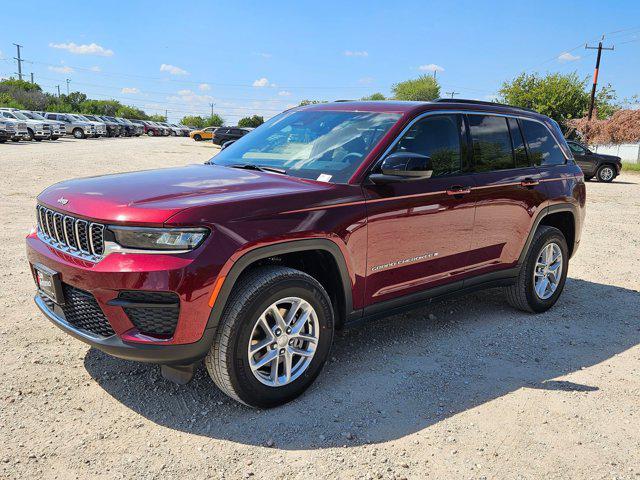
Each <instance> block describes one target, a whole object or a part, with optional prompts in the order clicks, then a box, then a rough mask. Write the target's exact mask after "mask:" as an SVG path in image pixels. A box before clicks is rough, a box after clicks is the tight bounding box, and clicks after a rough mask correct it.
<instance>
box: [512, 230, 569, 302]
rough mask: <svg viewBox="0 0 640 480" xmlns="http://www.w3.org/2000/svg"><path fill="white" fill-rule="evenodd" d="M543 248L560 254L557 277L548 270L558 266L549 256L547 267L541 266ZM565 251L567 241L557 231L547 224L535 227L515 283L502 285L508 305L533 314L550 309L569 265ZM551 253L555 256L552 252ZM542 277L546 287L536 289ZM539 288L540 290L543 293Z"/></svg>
mask: <svg viewBox="0 0 640 480" xmlns="http://www.w3.org/2000/svg"><path fill="white" fill-rule="evenodd" d="M546 249H549V250H548V251H551V250H555V252H556V254H558V253H559V255H560V257H559V262H560V270H561V271H560V273H559V274H558V275H557V276H556V275H553V274H552V273H551V272H552V271H553V270H552V268H553V265H557V262H556V263H554V262H551V260H552V259H550V265H549V266H548V267H550V268H546V270H545V268H544V267H542V266H541V262H540V260H541V258H543V257H542V256H543V255H544V253H545V250H546ZM568 252H569V249H568V248H567V241H566V239H565V238H564V235H563V234H562V232H561V231H560V230H558V229H557V228H554V227H549V226H546V225H542V226H540V227H538V230H537V231H536V233H535V234H534V237H533V240H532V242H531V245H530V246H529V251H528V252H527V255H526V257H525V260H524V263H523V264H522V267H521V268H520V273H519V274H518V278H517V280H516V282H515V283H514V284H513V285H510V286H508V287H506V288H505V293H506V296H507V301H508V302H509V304H510V305H511V306H512V307H514V308H517V309H518V310H522V311H525V312H532V313H542V312H544V311H546V310H548V309H550V308H551V307H552V306H553V305H554V304H555V303H556V301H557V300H558V298H559V297H560V294H561V293H562V290H563V289H564V284H565V281H566V279H567V270H568V266H569V255H568ZM550 256H552V257H554V256H555V254H554V255H550ZM542 263H544V261H543V262H542ZM545 278H546V280H547V284H548V286H547V287H546V288H536V287H537V286H538V287H543V286H544V279H545ZM554 283H555V286H554V285H553V284H554ZM540 291H543V294H542V295H541V294H540V293H539V292H540Z"/></svg>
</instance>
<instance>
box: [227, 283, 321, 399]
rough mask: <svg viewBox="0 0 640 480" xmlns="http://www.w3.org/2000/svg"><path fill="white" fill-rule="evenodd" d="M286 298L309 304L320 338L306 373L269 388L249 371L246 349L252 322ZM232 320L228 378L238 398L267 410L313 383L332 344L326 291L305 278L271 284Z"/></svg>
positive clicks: (296, 394) (292, 397) (293, 396)
mask: <svg viewBox="0 0 640 480" xmlns="http://www.w3.org/2000/svg"><path fill="white" fill-rule="evenodd" d="M286 297H299V298H302V299H304V300H306V301H307V302H309V303H310V304H311V306H312V307H313V308H314V310H315V312H316V315H317V317H318V323H319V326H320V338H319V341H318V346H317V349H316V352H315V354H314V356H313V359H312V360H311V363H310V365H309V366H308V367H307V369H306V370H305V372H304V373H303V374H302V375H301V376H300V377H298V378H297V379H296V380H294V381H293V382H291V383H290V384H288V385H284V386H281V387H269V386H267V385H264V384H262V383H261V382H260V381H259V380H258V379H257V378H255V376H254V375H253V372H252V371H251V368H250V366H249V359H248V355H247V347H248V344H249V339H250V335H251V332H252V330H253V327H254V324H255V321H256V320H257V319H258V317H259V316H260V315H261V314H262V312H264V311H265V310H266V309H267V307H269V305H271V304H272V303H274V302H276V301H278V300H280V299H282V298H286ZM239 317H240V318H237V319H235V320H236V322H235V323H236V325H235V328H234V330H233V336H234V338H233V340H232V343H231V348H230V349H229V350H228V352H227V354H228V356H229V358H227V365H229V366H230V369H229V370H230V371H229V376H230V380H231V383H232V384H233V386H234V389H235V391H236V392H237V393H238V396H239V397H240V398H241V399H242V400H243V401H244V402H246V403H248V404H249V405H253V406H258V407H263V408H269V407H273V406H276V405H281V404H283V403H286V402H288V401H290V400H293V399H294V398H296V397H297V396H299V395H300V394H302V393H303V392H304V391H305V390H306V389H307V388H308V387H309V386H310V385H311V383H313V381H314V380H315V378H316V377H317V376H318V374H319V373H320V371H321V370H322V367H323V365H324V363H325V361H326V360H327V357H328V356H329V352H330V350H331V344H332V342H333V312H332V309H331V303H330V301H329V298H328V296H327V294H326V292H325V291H324V290H323V289H320V288H318V287H317V286H316V285H315V284H314V283H312V282H311V281H310V280H309V279H308V278H307V277H306V276H305V275H301V276H300V278H297V279H292V278H287V279H283V280H281V281H277V282H274V283H273V284H272V285H270V286H269V287H268V288H267V289H265V290H264V291H263V292H261V293H260V294H259V296H258V297H257V298H255V299H254V300H253V301H252V302H250V304H247V305H245V306H244V307H243V308H242V309H241V312H240V315H239Z"/></svg>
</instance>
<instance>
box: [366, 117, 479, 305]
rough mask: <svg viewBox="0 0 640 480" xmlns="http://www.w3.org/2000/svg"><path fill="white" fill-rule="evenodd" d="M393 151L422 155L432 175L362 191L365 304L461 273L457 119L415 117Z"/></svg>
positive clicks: (462, 152)
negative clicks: (365, 232)
mask: <svg viewBox="0 0 640 480" xmlns="http://www.w3.org/2000/svg"><path fill="white" fill-rule="evenodd" d="M393 152H412V153H418V154H421V155H427V156H429V157H430V158H431V162H432V165H433V175H432V176H431V178H424V179H418V180H412V181H404V182H397V183H389V184H385V185H366V186H365V187H364V194H365V199H366V205H367V217H368V250H367V278H366V295H365V303H366V304H367V305H371V304H374V303H378V302H381V301H384V300H390V299H393V298H397V297H400V296H403V295H408V294H411V293H415V292H419V291H421V290H425V289H427V288H431V287H435V286H439V285H443V284H447V283H453V282H455V281H456V280H458V279H460V278H461V276H462V275H463V274H464V272H465V271H466V270H467V269H468V250H469V247H470V245H471V236H472V231H473V218H474V206H475V205H474V204H475V202H474V201H473V199H472V196H471V194H470V191H471V187H472V185H473V184H472V179H471V177H470V175H468V174H467V173H466V169H467V162H466V158H467V149H466V131H465V124H464V122H463V119H462V116H461V115H457V114H436V115H428V116H425V117H423V118H422V119H420V120H418V121H416V122H415V123H414V124H413V125H412V126H411V127H410V128H409V129H408V130H407V131H406V133H404V135H403V136H402V137H401V138H400V140H399V141H398V142H397V143H396V145H395V146H394V148H393V149H392V151H391V153H393ZM374 172H375V169H374Z"/></svg>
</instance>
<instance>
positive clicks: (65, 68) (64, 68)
mask: <svg viewBox="0 0 640 480" xmlns="http://www.w3.org/2000/svg"><path fill="white" fill-rule="evenodd" d="M49 70H51V71H52V72H56V73H73V72H74V70H73V68H71V67H69V66H66V65H63V66H61V67H49Z"/></svg>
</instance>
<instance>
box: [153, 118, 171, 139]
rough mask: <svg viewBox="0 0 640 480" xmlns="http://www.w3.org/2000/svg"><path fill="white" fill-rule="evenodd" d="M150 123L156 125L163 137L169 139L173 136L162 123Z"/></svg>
mask: <svg viewBox="0 0 640 480" xmlns="http://www.w3.org/2000/svg"><path fill="white" fill-rule="evenodd" d="M150 123H152V124H153V125H155V127H156V128H157V129H158V131H159V132H160V134H161V135H162V136H163V137H168V136H169V135H171V131H170V130H169V129H168V128H167V127H165V126H163V125H161V124H160V122H150Z"/></svg>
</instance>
